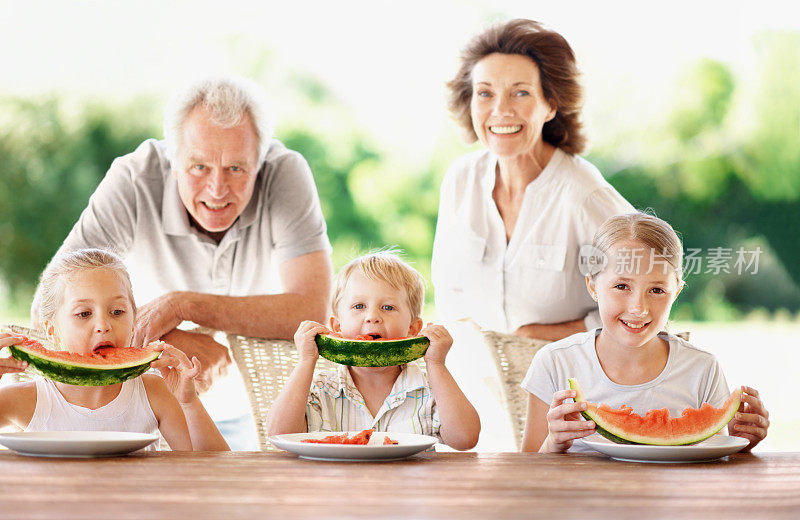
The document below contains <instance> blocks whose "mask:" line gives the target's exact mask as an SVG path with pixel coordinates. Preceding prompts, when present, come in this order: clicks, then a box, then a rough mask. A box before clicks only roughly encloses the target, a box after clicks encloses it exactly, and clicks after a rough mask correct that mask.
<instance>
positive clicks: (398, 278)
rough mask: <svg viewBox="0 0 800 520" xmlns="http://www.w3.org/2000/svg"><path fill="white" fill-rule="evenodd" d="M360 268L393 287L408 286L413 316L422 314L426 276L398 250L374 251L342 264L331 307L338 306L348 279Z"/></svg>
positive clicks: (409, 303)
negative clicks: (401, 255) (403, 258)
mask: <svg viewBox="0 0 800 520" xmlns="http://www.w3.org/2000/svg"><path fill="white" fill-rule="evenodd" d="M355 271H358V272H360V273H361V274H363V275H364V276H366V277H367V278H368V279H370V280H378V281H381V282H386V283H388V284H389V285H390V286H392V287H393V288H394V289H405V290H406V293H407V294H408V307H409V309H410V310H411V315H412V316H413V317H414V318H419V317H421V315H422V302H423V301H424V299H425V280H424V279H423V278H422V275H421V274H419V272H417V270H416V269H414V268H413V267H411V266H410V265H409V264H408V263H406V262H405V261H403V260H402V259H401V258H400V256H399V254H398V251H397V250H393V249H390V250H383V251H373V252H370V253H367V254H365V255H363V256H359V257H358V258H356V259H355V260H352V261H351V262H350V263H348V264H347V265H345V266H344V267H342V268H341V269H340V270H339V272H338V273H337V274H336V279H335V280H334V289H333V297H332V298H331V310H332V312H333V315H334V316H337V312H336V310H337V309H338V307H339V304H340V303H341V301H342V297H343V296H344V290H345V287H346V286H347V282H348V280H349V279H350V276H351V275H352V274H353V272H355Z"/></svg>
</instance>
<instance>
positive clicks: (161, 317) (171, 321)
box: [132, 292, 202, 361]
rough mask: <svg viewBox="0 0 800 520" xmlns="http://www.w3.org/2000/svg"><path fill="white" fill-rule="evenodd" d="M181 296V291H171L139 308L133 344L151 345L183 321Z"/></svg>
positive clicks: (140, 345)
mask: <svg viewBox="0 0 800 520" xmlns="http://www.w3.org/2000/svg"><path fill="white" fill-rule="evenodd" d="M181 296H182V295H181V293H180V292H169V293H167V294H165V295H163V296H159V297H158V298H156V299H154V300H152V301H150V302H148V303H146V304H145V305H143V306H142V307H139V309H137V311H136V326H135V327H134V333H133V343H132V346H134V347H142V346H145V345H149V344H150V342H151V341H157V340H159V339H161V337H162V336H164V334H166V333H168V332H169V331H171V330H173V329H174V328H175V327H177V326H178V325H180V324H181V322H183V320H184V317H183V316H182V313H181V310H180V302H181ZM201 361H202V358H201Z"/></svg>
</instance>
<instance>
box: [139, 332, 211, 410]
mask: <svg viewBox="0 0 800 520" xmlns="http://www.w3.org/2000/svg"><path fill="white" fill-rule="evenodd" d="M150 346H151V347H153V350H155V351H157V352H158V351H161V352H163V354H161V357H160V358H158V359H156V360H155V361H153V362H152V363H151V364H150V366H151V367H152V368H157V369H158V370H159V371H160V372H161V377H163V378H164V382H165V383H166V384H167V388H169V391H170V392H172V394H173V395H174V396H175V398H176V399H177V400H178V402H179V403H180V404H190V403H192V402H194V400H195V399H197V389H196V388H195V386H194V378H195V377H197V375H198V374H199V373H200V369H201V366H200V360H198V359H197V357H192V360H191V361H189V356H187V355H186V354H185V353H184V352H183V351H182V350H180V349H177V348H175V347H173V346H172V345H170V344H169V343H164V342H163V341H154V342H152V343H150Z"/></svg>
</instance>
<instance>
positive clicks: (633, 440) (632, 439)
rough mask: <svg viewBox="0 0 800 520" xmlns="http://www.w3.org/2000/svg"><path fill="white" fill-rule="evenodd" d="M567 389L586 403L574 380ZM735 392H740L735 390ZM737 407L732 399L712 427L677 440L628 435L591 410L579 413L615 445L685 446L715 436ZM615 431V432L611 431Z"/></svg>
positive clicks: (737, 404) (735, 401)
mask: <svg viewBox="0 0 800 520" xmlns="http://www.w3.org/2000/svg"><path fill="white" fill-rule="evenodd" d="M568 381H569V387H570V389H571V390H575V392H576V393H577V395H576V396H575V402H576V403H580V402H586V397H585V396H584V395H583V391H582V390H581V387H580V385H579V384H578V381H577V380H575V379H574V378H569V380H568ZM736 392H740V391H739V390H737V391H736ZM738 407H739V400H738V399H734V400H732V402H731V404H730V405H729V408H728V410H727V411H726V413H725V414H724V415H723V416H722V418H721V419H720V420H719V421H717V422H716V423H715V425H714V426H711V427H709V428H706V429H705V430H703V431H701V432H698V433H697V434H696V435H694V436H691V437H688V436H682V437H679V438H677V439H664V438H661V439H659V438H655V437H644V436H641V435H636V434H630V433H627V432H624V431H621V430H619V429H618V428H614V427H610V426H609V425H608V424H606V423H605V421H604V420H603V418H602V417H601V416H600V415H598V414H595V413H592V411H591V410H585V411H583V412H581V415H582V416H583V417H584V418H585V419H587V420H590V421H594V424H595V431H596V432H597V433H598V434H600V435H602V436H603V437H605V438H606V439H608V440H610V441H611V442H614V443H617V444H647V445H655V446H687V445H691V444H697V443H699V442H702V441H704V440H706V439H708V438H709V437H711V436H712V435H714V434H716V433H717V432H718V431H720V430H721V429H722V428H724V427H725V425H727V424H728V423H729V422H730V421H731V419H733V416H734V414H735V413H736V410H737V409H738ZM612 430H616V431H612Z"/></svg>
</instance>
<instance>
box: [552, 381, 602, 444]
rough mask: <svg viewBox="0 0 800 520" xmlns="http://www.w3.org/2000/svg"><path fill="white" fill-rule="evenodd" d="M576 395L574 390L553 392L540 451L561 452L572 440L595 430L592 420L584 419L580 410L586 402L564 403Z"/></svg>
mask: <svg viewBox="0 0 800 520" xmlns="http://www.w3.org/2000/svg"><path fill="white" fill-rule="evenodd" d="M577 395H578V393H577V392H576V391H575V390H560V391H558V392H556V393H555V394H553V402H552V403H550V410H548V412H547V430H548V433H547V438H546V439H545V440H544V443H543V444H542V449H540V450H539V451H540V452H549V453H563V452H565V451H567V450H568V449H569V448H570V447H571V446H572V441H574V440H575V439H580V438H582V437H587V436H589V435H591V434H593V433H594V432H595V429H594V421H584V420H582V416H581V414H580V412H582V411H583V410H586V403H565V402H564V401H566V400H567V399H570V398H574V397H576V396H577Z"/></svg>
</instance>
